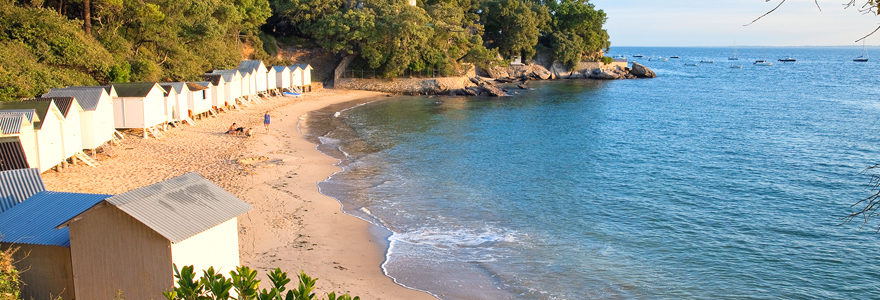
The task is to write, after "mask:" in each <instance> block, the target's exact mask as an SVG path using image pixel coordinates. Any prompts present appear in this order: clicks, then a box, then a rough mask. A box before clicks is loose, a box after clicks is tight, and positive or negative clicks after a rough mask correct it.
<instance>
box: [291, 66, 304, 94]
mask: <svg viewBox="0 0 880 300" xmlns="http://www.w3.org/2000/svg"><path fill="white" fill-rule="evenodd" d="M289 69H290V89H291V90H295V91H299V92H302V89H301V87H302V81H303V69H302V67H300V66H299V65H291V66H290V67H289Z"/></svg>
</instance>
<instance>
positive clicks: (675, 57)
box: [669, 55, 681, 59]
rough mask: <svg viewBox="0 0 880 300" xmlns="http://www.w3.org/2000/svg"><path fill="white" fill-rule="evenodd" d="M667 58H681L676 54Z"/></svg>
mask: <svg viewBox="0 0 880 300" xmlns="http://www.w3.org/2000/svg"><path fill="white" fill-rule="evenodd" d="M669 58H671V59H679V58H681V57H678V55H676V56H670V57H669Z"/></svg>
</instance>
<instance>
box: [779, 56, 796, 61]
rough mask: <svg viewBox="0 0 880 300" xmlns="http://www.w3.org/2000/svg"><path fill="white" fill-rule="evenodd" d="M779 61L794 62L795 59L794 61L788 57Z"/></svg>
mask: <svg viewBox="0 0 880 300" xmlns="http://www.w3.org/2000/svg"><path fill="white" fill-rule="evenodd" d="M779 61H781V62H796V61H797V59H795V58H794V57H791V56H789V57H786V58H780V59H779Z"/></svg>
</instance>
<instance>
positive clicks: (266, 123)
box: [263, 111, 272, 133]
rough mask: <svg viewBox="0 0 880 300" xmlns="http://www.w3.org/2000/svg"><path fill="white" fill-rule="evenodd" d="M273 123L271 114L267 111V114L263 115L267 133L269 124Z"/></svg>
mask: <svg viewBox="0 0 880 300" xmlns="http://www.w3.org/2000/svg"><path fill="white" fill-rule="evenodd" d="M271 122H272V120H271V118H269V112H268V111H267V112H266V114H264V115H263V126H265V127H266V133H269V123H271Z"/></svg>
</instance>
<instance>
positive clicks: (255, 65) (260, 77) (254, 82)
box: [238, 60, 268, 95]
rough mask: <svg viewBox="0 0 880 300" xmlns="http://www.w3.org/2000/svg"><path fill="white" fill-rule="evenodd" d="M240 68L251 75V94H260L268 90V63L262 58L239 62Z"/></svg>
mask: <svg viewBox="0 0 880 300" xmlns="http://www.w3.org/2000/svg"><path fill="white" fill-rule="evenodd" d="M238 69H239V70H240V71H242V72H245V73H247V74H249V75H250V77H251V78H250V82H251V87H252V88H251V90H250V92H251V93H250V95H258V94H260V93H265V92H266V90H267V84H266V80H267V79H268V77H267V75H266V73H267V72H268V71H267V70H266V65H265V64H263V61H262V60H245V61H242V62H241V63H239V64H238Z"/></svg>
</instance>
